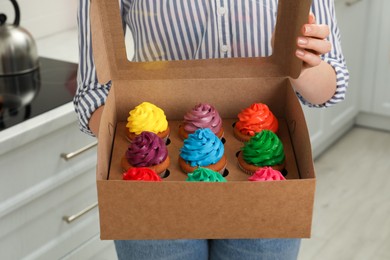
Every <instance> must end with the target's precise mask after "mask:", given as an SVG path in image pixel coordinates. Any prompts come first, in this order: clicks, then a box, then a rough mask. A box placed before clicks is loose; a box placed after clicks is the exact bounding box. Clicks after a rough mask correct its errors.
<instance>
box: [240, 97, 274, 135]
mask: <svg viewBox="0 0 390 260" xmlns="http://www.w3.org/2000/svg"><path fill="white" fill-rule="evenodd" d="M238 119H239V121H238V122H236V123H235V125H234V130H233V132H234V136H235V137H236V138H237V139H238V140H240V141H243V142H247V141H248V140H249V139H250V138H251V137H252V136H254V135H255V134H256V133H258V132H260V131H262V130H270V131H272V132H274V133H276V132H277V131H278V128H279V123H278V120H277V118H276V117H275V116H274V114H273V113H272V112H271V110H270V109H269V108H268V106H267V105H266V104H262V103H254V104H252V105H251V106H250V107H248V108H246V109H244V110H242V111H241V112H240V113H239V114H238Z"/></svg>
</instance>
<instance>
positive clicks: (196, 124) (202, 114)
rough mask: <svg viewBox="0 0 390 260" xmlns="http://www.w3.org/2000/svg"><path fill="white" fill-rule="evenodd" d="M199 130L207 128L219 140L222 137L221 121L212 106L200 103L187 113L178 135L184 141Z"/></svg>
mask: <svg viewBox="0 0 390 260" xmlns="http://www.w3.org/2000/svg"><path fill="white" fill-rule="evenodd" d="M201 128H209V129H210V130H211V131H212V132H213V133H214V134H215V135H216V136H218V138H219V139H221V138H222V137H223V131H224V130H223V127H222V119H221V117H220V115H219V113H218V111H217V110H216V109H215V108H214V107H213V106H212V105H209V104H205V103H200V104H198V105H196V106H195V107H194V108H192V110H190V111H188V112H187V113H186V114H185V115H184V121H183V123H182V124H181V125H180V127H179V135H180V137H181V138H182V139H186V138H188V135H189V134H192V133H194V132H195V131H196V130H198V129H201Z"/></svg>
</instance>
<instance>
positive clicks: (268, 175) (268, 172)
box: [248, 166, 286, 181]
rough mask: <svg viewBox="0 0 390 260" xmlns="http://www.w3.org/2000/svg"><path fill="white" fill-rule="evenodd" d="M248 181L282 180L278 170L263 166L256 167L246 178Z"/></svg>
mask: <svg viewBox="0 0 390 260" xmlns="http://www.w3.org/2000/svg"><path fill="white" fill-rule="evenodd" d="M248 180H249V181H284V180H286V178H284V176H283V174H282V173H281V172H280V171H278V170H274V169H272V167H268V166H267V167H263V168H260V169H258V170H257V171H255V172H254V173H253V175H252V176H250V177H249V178H248Z"/></svg>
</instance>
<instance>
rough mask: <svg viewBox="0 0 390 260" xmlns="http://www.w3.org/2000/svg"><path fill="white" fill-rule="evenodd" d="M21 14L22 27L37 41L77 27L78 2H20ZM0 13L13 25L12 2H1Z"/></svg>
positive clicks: (45, 0)
mask: <svg viewBox="0 0 390 260" xmlns="http://www.w3.org/2000/svg"><path fill="white" fill-rule="evenodd" d="M17 2H18V5H19V8H20V13H21V21H20V26H22V27H24V28H26V29H27V30H28V31H29V32H30V33H31V34H32V35H33V37H34V38H35V39H40V38H42V37H45V36H49V35H51V34H54V33H58V32H62V31H65V30H69V29H71V28H75V27H76V26H77V21H76V18H77V0H18V1H17ZM0 12H1V13H5V14H6V15H7V17H8V19H7V23H13V21H14V11H13V8H12V4H11V1H9V0H0Z"/></svg>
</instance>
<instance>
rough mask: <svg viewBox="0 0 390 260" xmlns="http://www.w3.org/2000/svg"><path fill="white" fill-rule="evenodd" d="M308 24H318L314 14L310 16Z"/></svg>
mask: <svg viewBox="0 0 390 260" xmlns="http://www.w3.org/2000/svg"><path fill="white" fill-rule="evenodd" d="M308 22H309V24H314V23H316V17H315V16H314V14H313V13H312V12H310V14H309V19H308Z"/></svg>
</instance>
